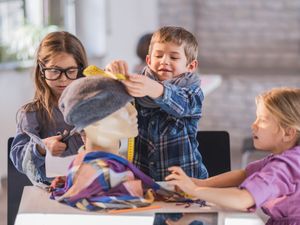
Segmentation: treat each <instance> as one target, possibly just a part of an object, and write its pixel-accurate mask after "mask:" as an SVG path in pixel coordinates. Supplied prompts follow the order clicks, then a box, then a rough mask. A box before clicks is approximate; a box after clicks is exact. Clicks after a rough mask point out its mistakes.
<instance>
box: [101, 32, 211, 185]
mask: <svg viewBox="0 0 300 225" xmlns="http://www.w3.org/2000/svg"><path fill="white" fill-rule="evenodd" d="M197 52H198V43H197V40H196V38H195V37H194V35H193V34H191V33H190V32H188V31H187V30H185V29H184V28H181V27H172V26H168V27H162V28H160V29H159V30H157V31H156V32H155V33H154V34H153V36H152V39H151V43H150V46H149V52H148V55H147V57H146V62H147V66H146V67H145V69H144V71H143V73H142V75H141V74H128V66H127V63H126V62H124V61H122V60H116V61H113V62H112V63H110V64H109V65H108V66H107V67H106V70H108V71H110V72H112V73H123V74H125V75H126V76H127V79H126V80H125V81H123V83H124V85H125V87H126V89H127V91H128V93H129V94H130V95H131V96H133V97H135V99H136V108H137V111H138V126H139V135H138V137H137V138H136V144H135V155H134V164H135V165H136V166H137V167H138V168H140V169H141V170H142V171H143V172H145V173H146V174H148V175H150V176H151V177H153V178H154V179H155V180H156V181H162V180H164V177H165V176H167V175H168V174H169V172H168V170H167V168H168V167H170V166H174V165H176V166H180V167H181V168H182V169H183V170H184V171H185V172H186V173H187V174H188V176H191V177H196V178H206V177H207V176H208V173H207V170H206V167H205V166H204V164H203V162H202V157H201V154H200V152H199V151H198V142H197V139H196V134H197V127H198V122H199V119H200V117H201V112H202V110H201V108H202V101H203V98H204V96H203V92H202V90H201V88H200V77H199V75H197V74H195V71H196V69H197V66H198V62H197Z"/></svg>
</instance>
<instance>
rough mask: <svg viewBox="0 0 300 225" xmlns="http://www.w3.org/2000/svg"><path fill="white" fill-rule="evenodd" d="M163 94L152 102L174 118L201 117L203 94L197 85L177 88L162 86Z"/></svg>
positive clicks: (169, 85) (174, 86)
mask: <svg viewBox="0 0 300 225" xmlns="http://www.w3.org/2000/svg"><path fill="white" fill-rule="evenodd" d="M163 85H164V93H163V95H162V96H161V97H159V98H157V99H155V100H154V101H155V102H156V104H158V105H159V106H160V107H161V108H162V109H163V110H164V111H166V112H167V113H169V114H171V115H173V116H175V117H186V116H196V117H201V113H202V110H201V108H202V101H203V99H204V95H203V92H202V90H201V88H200V86H199V85H191V86H188V87H179V86H176V85H173V84H169V83H168V84H163Z"/></svg>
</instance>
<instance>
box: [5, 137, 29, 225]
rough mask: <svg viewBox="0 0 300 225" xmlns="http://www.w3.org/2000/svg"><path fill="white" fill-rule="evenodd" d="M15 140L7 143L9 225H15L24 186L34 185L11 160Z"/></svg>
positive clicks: (11, 139)
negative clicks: (11, 150) (12, 145)
mask: <svg viewBox="0 0 300 225" xmlns="http://www.w3.org/2000/svg"><path fill="white" fill-rule="evenodd" d="M13 140H14V138H13V137H10V138H9V139H8V141H7V150H8V151H7V158H8V159H7V167H8V168H7V224H8V225H13V224H14V222H15V218H16V216H17V213H18V209H19V205H20V201H21V197H22V192H23V188H24V186H28V185H32V184H31V182H30V180H29V179H28V178H27V176H26V175H24V174H22V173H20V172H19V171H18V170H17V169H16V167H15V166H14V164H13V163H12V161H11V160H10V157H9V155H10V149H11V144H12V142H13Z"/></svg>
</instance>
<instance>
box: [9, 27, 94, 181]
mask: <svg viewBox="0 0 300 225" xmlns="http://www.w3.org/2000/svg"><path fill="white" fill-rule="evenodd" d="M87 65H88V64H87V57H86V52H85V49H84V47H83V45H82V43H81V42H80V40H79V39H78V38H77V37H75V36H74V35H72V34H70V33H68V32H65V31H59V32H52V33H50V34H48V35H47V36H46V37H45V38H44V39H43V40H42V41H41V43H40V45H39V47H38V49H37V54H36V65H35V69H34V81H35V94H34V98H33V100H32V101H31V102H29V103H28V104H26V105H24V106H22V107H21V109H19V111H18V113H17V132H16V135H15V138H14V141H13V144H12V148H11V153H10V158H11V160H12V162H13V163H14V165H15V166H16V168H17V169H18V170H19V171H20V172H22V173H24V174H26V175H27V176H28V178H29V179H30V180H31V182H32V183H33V184H36V185H40V186H44V185H49V183H50V182H51V180H52V178H49V177H46V173H45V155H46V153H47V154H52V155H54V156H68V155H73V154H76V153H77V150H78V149H79V147H80V146H81V145H82V144H83V142H82V139H81V137H80V135H79V134H74V135H72V136H70V137H69V138H68V139H67V140H65V139H63V137H64V135H65V134H66V133H68V131H70V130H72V128H73V127H72V126H70V125H68V124H66V123H65V122H64V118H63V115H62V113H61V112H60V110H59V108H58V99H59V97H60V95H61V93H62V92H63V90H64V89H65V88H66V87H67V86H68V85H69V84H70V83H72V82H73V80H76V79H78V78H79V77H81V76H82V69H83V68H85V67H86V66H87Z"/></svg>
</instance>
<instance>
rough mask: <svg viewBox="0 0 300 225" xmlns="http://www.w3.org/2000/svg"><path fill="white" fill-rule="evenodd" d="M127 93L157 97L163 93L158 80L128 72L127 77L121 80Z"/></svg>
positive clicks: (162, 87)
mask: <svg viewBox="0 0 300 225" xmlns="http://www.w3.org/2000/svg"><path fill="white" fill-rule="evenodd" d="M122 83H123V84H124V85H125V87H126V90H127V91H128V93H129V94H130V95H131V96H133V97H144V96H149V97H151V98H154V99H155V98H158V97H160V96H161V95H162V94H163V91H164V86H163V85H162V84H160V83H159V82H157V81H155V80H152V79H150V78H149V77H146V76H143V75H139V74H130V75H128V76H127V79H126V80H124V81H122Z"/></svg>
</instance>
